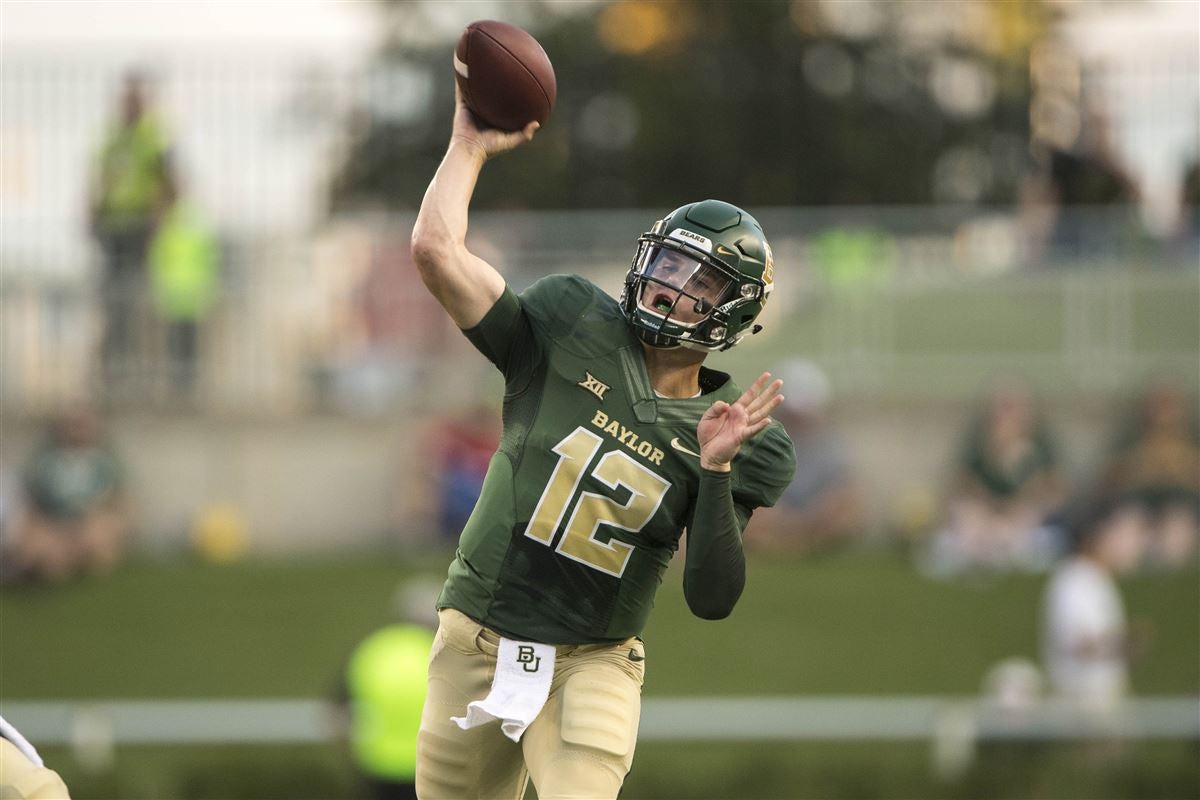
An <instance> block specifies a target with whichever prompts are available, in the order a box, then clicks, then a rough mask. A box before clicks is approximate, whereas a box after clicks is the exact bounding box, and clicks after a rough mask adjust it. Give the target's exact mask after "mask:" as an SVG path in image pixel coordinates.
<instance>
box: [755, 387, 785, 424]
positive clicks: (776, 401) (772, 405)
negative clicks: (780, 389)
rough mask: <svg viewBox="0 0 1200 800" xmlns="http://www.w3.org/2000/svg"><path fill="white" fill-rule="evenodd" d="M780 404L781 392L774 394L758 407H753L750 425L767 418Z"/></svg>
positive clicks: (781, 400) (781, 401)
mask: <svg viewBox="0 0 1200 800" xmlns="http://www.w3.org/2000/svg"><path fill="white" fill-rule="evenodd" d="M782 404H783V395H781V394H777V395H775V396H774V397H772V398H771V399H770V400H768V401H767V402H766V403H764V404H763V405H762V406H760V407H759V408H757V409H755V410H754V411H753V412H752V413H751V414H750V423H751V424H752V425H754V424H758V423H759V422H760V421H761V420H764V419H769V418H770V416H771V414H772V412H774V411H775V409H777V408H779V406H780V405H782Z"/></svg>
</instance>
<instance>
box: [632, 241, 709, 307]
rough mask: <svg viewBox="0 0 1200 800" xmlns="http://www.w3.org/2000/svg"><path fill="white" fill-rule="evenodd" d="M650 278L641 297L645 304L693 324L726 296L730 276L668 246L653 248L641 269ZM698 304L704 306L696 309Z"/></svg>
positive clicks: (643, 305) (644, 305)
mask: <svg viewBox="0 0 1200 800" xmlns="http://www.w3.org/2000/svg"><path fill="white" fill-rule="evenodd" d="M642 274H643V275H645V276H646V277H647V278H650V279H651V280H648V281H647V282H646V284H645V287H644V288H643V289H642V296H641V297H640V298H639V302H640V303H641V306H642V308H644V309H646V310H647V311H650V312H652V313H654V314H656V315H658V316H661V317H666V316H668V315H669V316H670V318H671V320H672V321H674V322H681V323H683V324H685V325H692V324H695V323H697V322H700V321H701V320H703V319H704V318H705V317H706V316H708V311H709V310H710V309H712V308H713V307H714V306H717V305H719V304H720V303H721V301H722V300H723V299H724V296H725V293H726V292H727V291H728V289H729V285H730V280H729V279H728V278H726V277H725V276H724V275H722V274H721V273H720V272H717V271H716V270H715V269H713V268H711V267H708V266H706V265H704V264H701V263H700V262H699V261H696V260H695V259H694V258H689V257H688V256H685V255H684V254H683V253H678V252H676V251H674V250H669V249H667V248H665V247H663V248H657V249H656V252H651V254H650V256H649V264H648V265H647V266H646V268H645V270H644V271H643V273H642ZM697 305H700V306H702V307H704V310H703V311H697Z"/></svg>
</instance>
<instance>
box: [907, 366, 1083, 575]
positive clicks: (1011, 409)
mask: <svg viewBox="0 0 1200 800" xmlns="http://www.w3.org/2000/svg"><path fill="white" fill-rule="evenodd" d="M1062 500H1063V485H1062V479H1061V477H1060V474H1059V468H1058V456H1057V454H1056V452H1055V446H1054V443H1053V440H1052V437H1051V435H1050V431H1049V428H1048V427H1047V425H1046V423H1045V421H1044V420H1042V419H1041V417H1040V415H1039V413H1038V411H1037V409H1036V407H1035V404H1034V400H1033V396H1032V395H1031V394H1030V391H1029V389H1028V388H1027V387H1025V386H1024V385H1022V384H1019V383H1008V384H1005V385H1001V386H999V387H998V388H996V389H994V390H993V391H992V392H991V393H990V395H989V396H988V398H987V400H986V403H985V406H984V409H983V411H982V412H981V413H980V414H979V415H978V416H977V417H976V419H975V420H974V421H972V423H971V424H970V426H969V428H968V430H967V434H966V437H965V440H964V442H963V446H962V450H961V452H960V454H959V457H958V465H957V471H956V475H955V477H954V481H953V485H952V488H951V491H950V497H949V501H948V509H947V513H948V522H947V525H946V527H945V528H944V529H943V530H942V531H940V532H939V533H938V534H937V535H936V536H935V537H934V541H933V543H932V548H933V549H932V551H931V553H930V557H931V559H930V562H929V564H928V566H929V567H930V568H931V569H933V570H934V571H935V572H957V571H961V570H963V569H968V568H971V567H984V568H991V569H1003V568H1008V567H1014V566H1020V567H1026V568H1039V567H1044V566H1046V565H1048V564H1049V562H1050V561H1051V560H1052V559H1053V557H1054V556H1055V555H1056V554H1057V552H1058V550H1059V549H1060V548H1059V543H1058V541H1057V537H1056V535H1055V532H1054V528H1053V527H1051V526H1050V525H1049V522H1050V520H1051V519H1052V517H1053V515H1054V514H1056V513H1057V512H1058V511H1059V510H1060V508H1061V505H1062Z"/></svg>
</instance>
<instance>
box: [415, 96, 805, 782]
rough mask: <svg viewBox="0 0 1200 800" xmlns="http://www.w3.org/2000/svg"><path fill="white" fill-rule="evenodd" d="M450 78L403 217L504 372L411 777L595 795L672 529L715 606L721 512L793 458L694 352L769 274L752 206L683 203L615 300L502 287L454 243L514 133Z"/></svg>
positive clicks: (626, 739) (642, 245) (578, 283)
mask: <svg viewBox="0 0 1200 800" xmlns="http://www.w3.org/2000/svg"><path fill="white" fill-rule="evenodd" d="M536 128H537V124H536V123H530V125H529V126H527V127H526V128H525V129H524V130H523V131H516V132H513V133H507V132H503V131H499V130H495V129H490V128H486V127H484V126H482V124H481V123H479V122H478V121H477V119H476V118H475V117H474V116H473V115H472V114H471V112H470V111H469V110H468V109H467V108H466V106H465V105H463V103H462V100H461V98H460V99H459V101H458V105H457V110H456V112H455V116H454V125H453V133H452V136H451V138H450V144H449V147H448V149H447V152H446V155H445V158H444V159H443V160H442V163H441V166H440V167H439V168H438V170H437V173H436V175H435V176H434V178H433V181H432V182H431V183H430V185H429V189H428V190H427V192H426V194H425V198H424V200H423V201H422V204H421V210H420V213H419V215H418V217H417V222H416V225H415V227H414V229H413V236H412V250H413V257H414V260H415V262H416V264H417V267H418V269H419V271H420V274H421V277H422V279H423V280H424V282H425V284H426V286H427V287H428V288H429V290H430V292H432V293H433V295H434V297H436V298H437V299H438V301H439V302H440V303H441V304H442V306H443V307H444V308H445V309H446V311H447V313H448V314H449V315H450V317H451V318H452V319H453V320H454V322H455V323H456V324H457V325H458V327H459V328H461V329H462V330H463V332H464V333H465V335H466V336H467V338H468V339H469V340H470V341H471V342H472V344H474V345H475V347H476V348H478V349H479V351H480V352H481V353H482V354H483V355H484V356H485V357H487V358H488V359H489V360H490V361H491V362H492V363H493V364H495V365H496V367H497V368H499V369H500V370H501V372H502V373H503V375H504V378H505V394H504V432H503V435H502V438H501V442H500V447H499V449H498V450H497V452H496V454H495V455H494V456H493V457H492V460H491V463H490V465H489V468H488V472H487V477H486V478H485V481H484V486H483V491H482V493H481V495H480V498H479V501H478V504H477V505H476V507H475V510H474V512H473V513H472V515H471V517H470V519H469V520H468V522H467V524H466V526H465V528H464V530H463V532H462V536H461V539H460V541H459V546H458V550H457V553H456V555H455V559H454V562H453V563H452V564H451V566H450V570H449V577H448V579H447V580H446V583H445V586H444V587H443V590H442V593H441V596H440V598H439V600H438V608H439V612H438V614H439V620H440V625H439V629H438V632H437V636H436V639H435V641H434V645H433V651H432V654H431V658H430V664H429V690H428V695H427V698H426V702H425V709H424V713H423V716H422V720H421V730H420V733H419V736H418V744H417V775H416V788H417V794H418V796H420V797H422V798H459V799H461V798H506V799H508V800H519V799H520V798H521V797H522V796H523V795H524V791H525V786H526V782H527V781H528V780H529V779H531V778H532V780H533V782H534V786H535V787H536V789H537V794H538V797H539V798H542V800H550V799H551V798H614V797H616V796H617V793H618V792H619V791H620V788H621V784H622V782H623V781H624V779H625V775H626V774H627V773H628V771H629V768H630V766H631V764H632V763H633V752H634V746H635V744H636V740H637V729H638V720H639V716H640V709H641V686H642V678H643V675H644V669H645V667H646V663H647V662H646V659H647V656H646V651H645V649H644V646H643V643H642V640H641V639H640V638H638V634H639V633H641V631H642V629H643V627H644V626H645V623H646V618H647V616H648V615H649V613H650V608H651V606H652V605H653V602H654V593H655V591H656V589H657V588H658V585H659V583H661V581H662V575H663V572H664V570H665V569H666V567H667V564H668V562H669V561H670V559H671V557H672V555H673V554H674V553H675V551H676V550H677V548H678V546H679V539H680V537H681V535H682V533H683V531H684V530H686V531H687V537H688V538H687V554H686V561H685V566H684V575H683V588H684V594H685V597H686V599H687V603H688V606H689V608H690V609H691V610H692V611H693V613H695V614H696V615H697V616H700V617H702V618H704V619H721V618H723V617H726V616H728V615H729V613H730V612H731V611H732V610H733V607H734V604H736V603H737V601H738V598H739V596H740V595H741V592H742V588H743V585H744V583H745V562H744V559H743V555H742V542H741V535H742V531H743V530H744V529H745V526H746V524H747V522H748V520H749V519H750V515H751V512H752V511H753V510H754V509H755V508H758V507H761V506H770V505H772V504H774V503H775V501H776V500H777V499H778V498H779V495H780V493H781V492H782V491H783V489H784V488H785V487H786V486H787V485H788V483H789V482H790V481H791V478H792V473H793V471H794V469H795V458H794V454H793V451H792V444H791V441H790V440H789V439H788V437H787V435H786V434H785V433H784V431H783V428H782V426H780V425H779V424H777V423H774V422H773V420H772V419H771V416H770V414H771V412H772V411H773V410H774V409H775V408H776V407H777V406H778V405H779V403H780V402H781V401H782V399H783V398H782V395H780V394H779V390H780V387H781V382H780V381H772V380H771V378H770V375H769V374H763V375H762V376H760V377H759V378H758V380H756V381H755V382H754V384H753V385H752V386H751V387H750V388H749V389H747V390H746V391H742V390H740V389H739V388H737V387H736V386H735V385H734V384H733V382H732V381H731V380H730V378H729V376H728V375H726V374H724V373H721V372H717V371H715V370H711V369H708V368H706V367H704V366H702V364H703V362H704V359H705V357H706V355H707V354H708V353H709V352H710V351H720V350H726V349H728V348H729V347H732V346H733V345H734V344H736V343H737V342H738V341H739V340H740V339H741V338H742V337H743V336H745V335H746V334H748V333H752V332H756V331H757V329H758V326H757V325H755V318H756V317H757V315H758V313H759V312H760V311H761V310H762V307H763V304H764V303H765V302H766V301H767V299H768V296H769V294H770V292H771V289H772V287H773V274H772V273H773V262H772V255H771V249H770V246H769V245H768V244H767V241H766V238H765V237H764V235H763V232H762V228H761V227H760V226H759V224H758V222H756V221H755V220H754V218H753V217H751V216H750V215H749V214H747V213H746V212H745V211H742V210H741V209H739V208H737V207H735V206H732V205H729V204H728V203H722V202H719V201H716V200H705V201H702V202H697V203H691V204H689V205H685V206H683V207H681V208H679V209H677V210H676V211H674V212H672V213H671V214H669V215H667V216H666V217H665V218H663V219H661V220H659V221H658V222H656V223H655V224H654V225H653V227H651V229H650V230H649V231H648V232H647V233H646V234H644V235H643V236H642V237H641V238H640V239H639V240H638V245H637V251H636V255H635V256H634V260H633V264H632V266H631V267H630V269H629V272H628V275H627V276H626V279H625V288H624V291H623V292H622V296H621V299H620V301H617V300H614V299H613V298H611V297H609V296H608V295H606V294H605V293H604V292H603V291H601V290H600V289H599V288H598V287H596V286H595V285H593V284H592V283H590V282H588V281H586V280H584V279H582V278H579V277H574V276H563V275H553V276H549V277H545V278H542V279H541V280H539V281H537V282H536V283H534V284H533V285H532V286H530V287H529V288H528V289H527V290H525V291H524V292H523V293H521V294H520V295H518V294H515V293H514V292H513V291H512V290H511V289H509V288H508V286H507V285H506V284H505V281H504V278H503V277H501V275H500V274H499V273H498V272H497V271H496V270H495V269H494V268H493V267H491V266H490V265H489V264H487V263H486V262H484V261H483V260H481V259H480V258H478V257H477V256H475V255H474V254H472V253H471V252H470V251H468V250H467V248H466V246H465V244H464V242H465V237H466V232H467V208H468V205H469V203H470V199H471V195H472V193H473V192H474V188H475V183H476V180H477V178H478V177H479V173H480V170H481V169H482V167H483V165H484V163H485V162H486V161H487V159H488V158H489V157H491V156H494V155H497V154H499V153H502V152H504V151H506V150H509V149H512V148H514V147H516V146H518V145H519V144H521V143H522V142H525V141H528V140H530V139H531V138H532V137H533V135H534V132H535V130H536Z"/></svg>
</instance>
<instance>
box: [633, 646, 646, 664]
mask: <svg viewBox="0 0 1200 800" xmlns="http://www.w3.org/2000/svg"><path fill="white" fill-rule="evenodd" d="M629 660H630V661H645V660H646V657H645V656H643V655H639V654H638V651H637V650H634V649H633V648H632V647H631V648H629Z"/></svg>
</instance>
